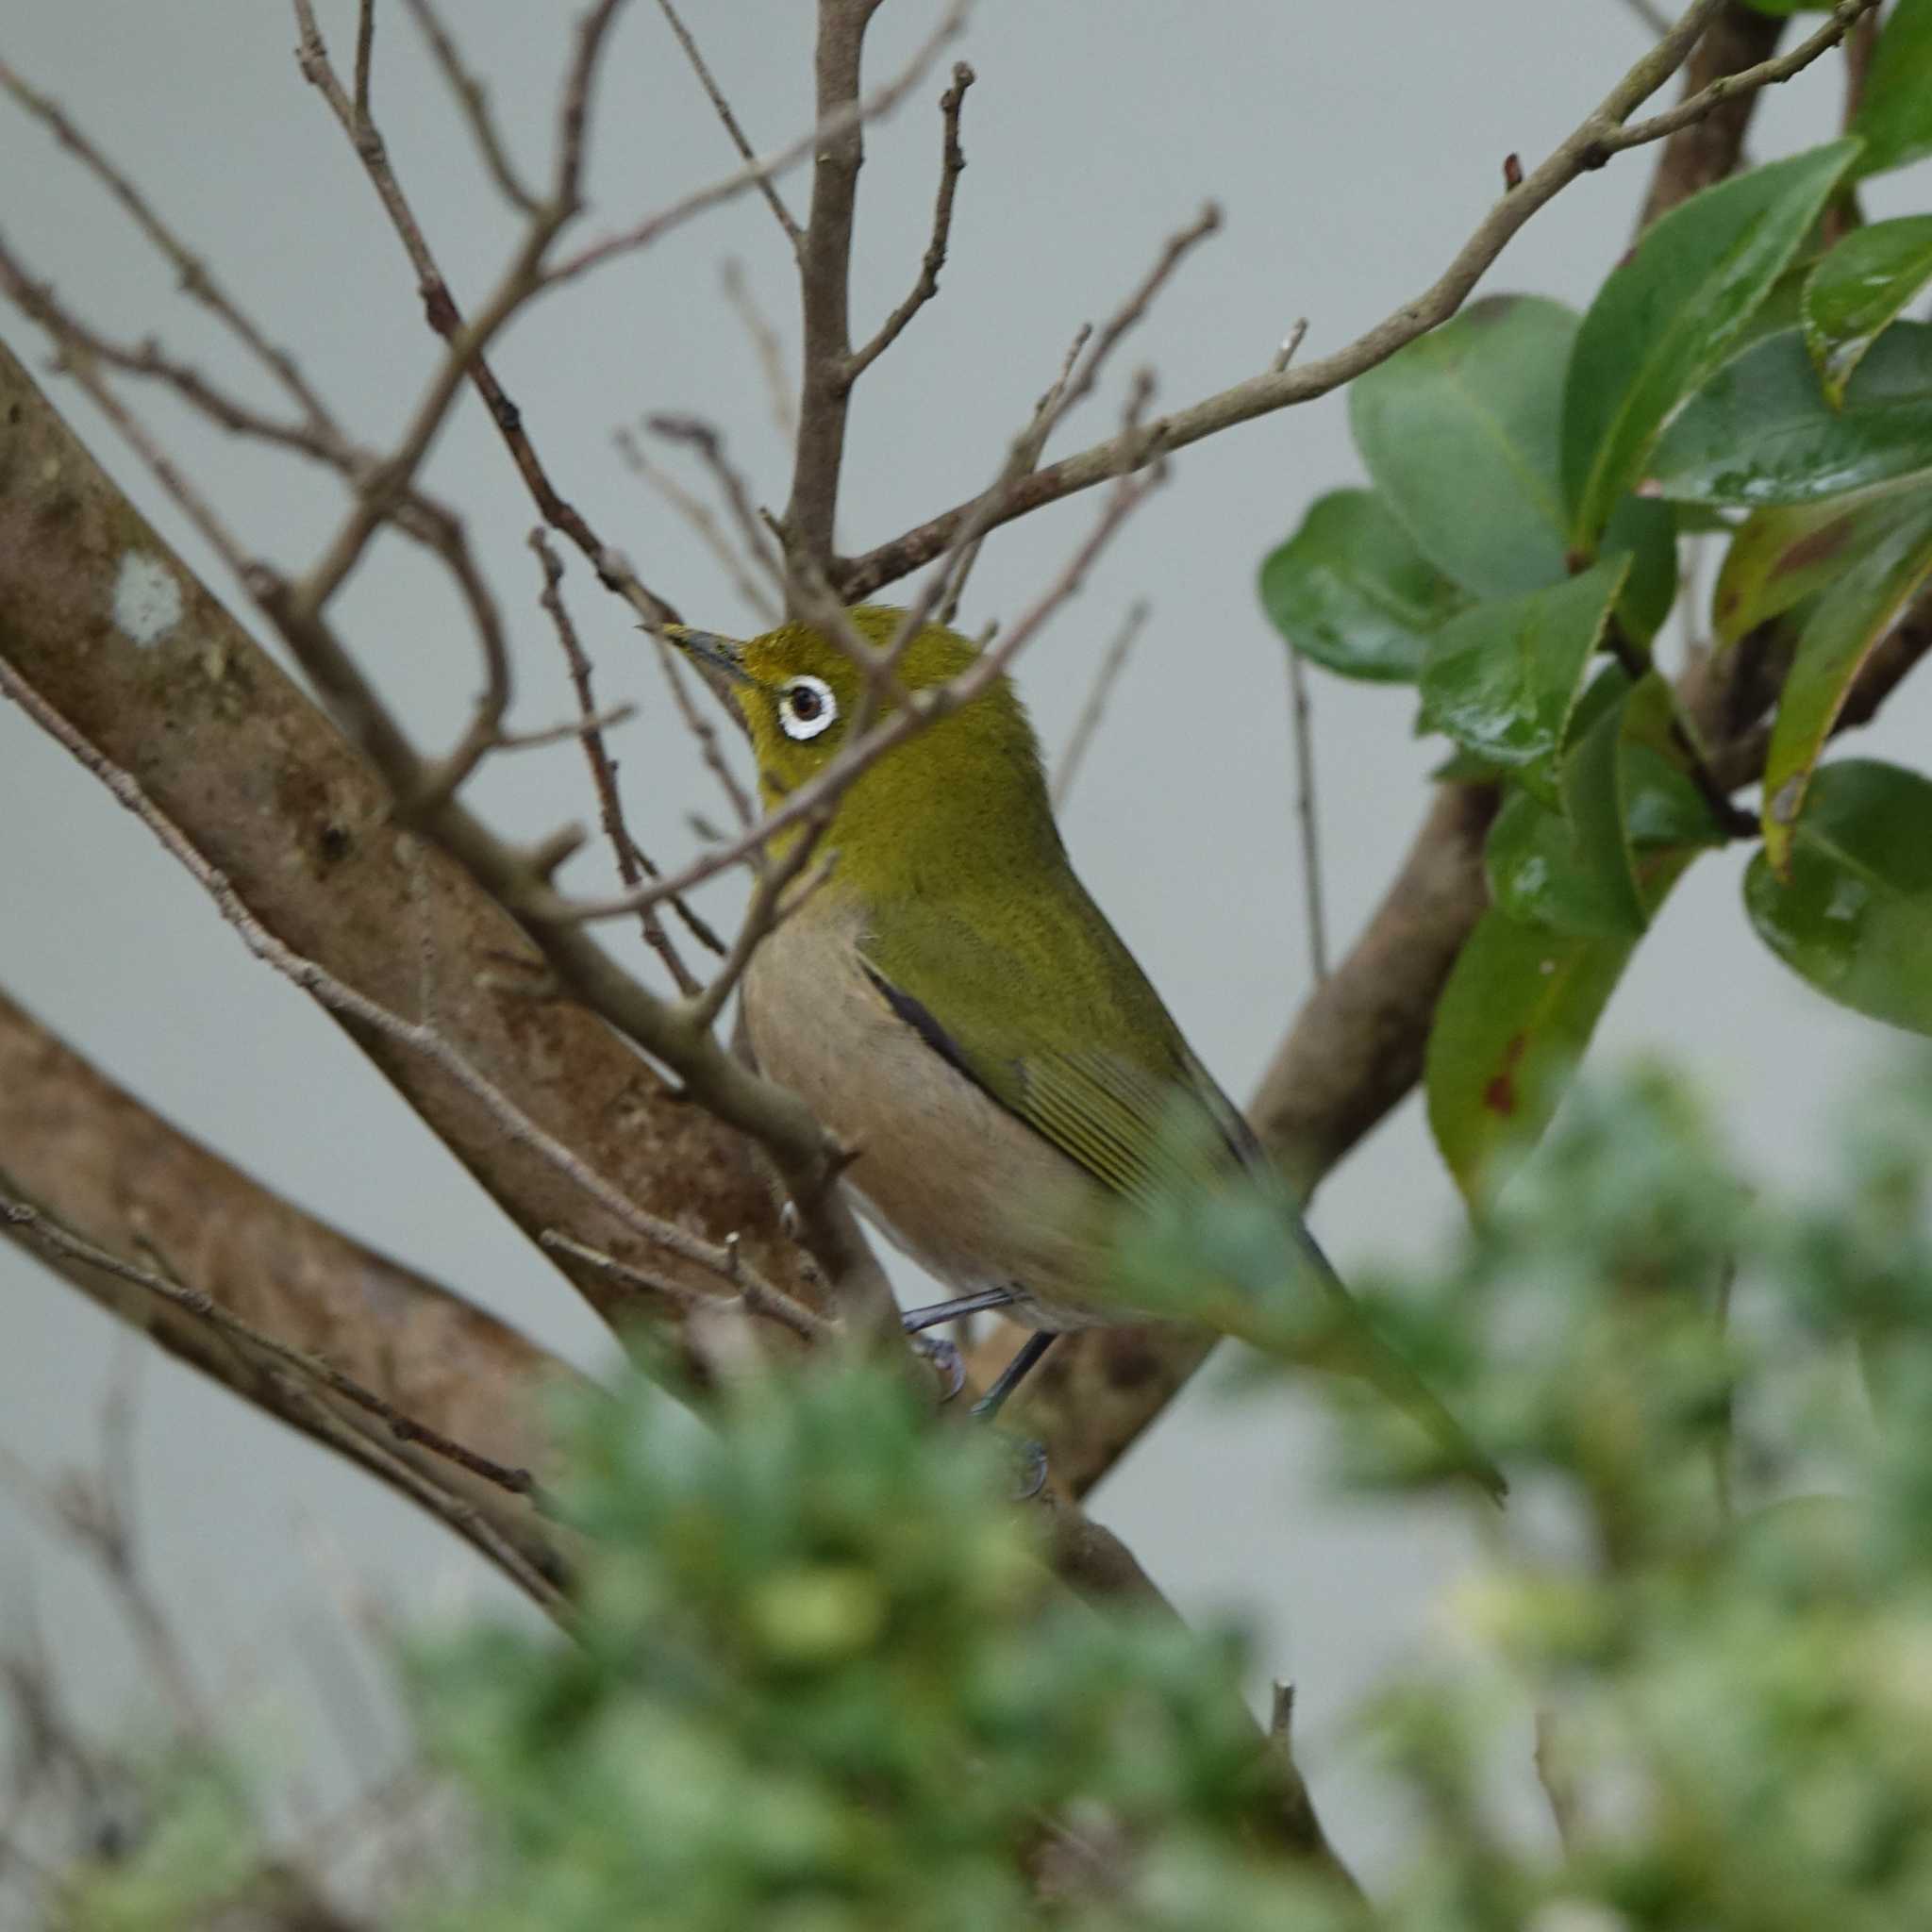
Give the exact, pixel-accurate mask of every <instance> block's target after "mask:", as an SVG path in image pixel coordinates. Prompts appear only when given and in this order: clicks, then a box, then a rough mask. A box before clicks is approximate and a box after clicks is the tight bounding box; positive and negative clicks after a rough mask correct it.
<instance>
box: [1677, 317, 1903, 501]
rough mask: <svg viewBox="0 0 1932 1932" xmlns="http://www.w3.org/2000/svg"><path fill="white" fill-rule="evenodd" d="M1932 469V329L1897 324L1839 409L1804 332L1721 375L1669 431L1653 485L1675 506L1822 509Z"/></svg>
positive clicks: (1782, 338)
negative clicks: (1831, 500)
mask: <svg viewBox="0 0 1932 1932" xmlns="http://www.w3.org/2000/svg"><path fill="white" fill-rule="evenodd" d="M1928 467H1932V325H1927V324H1924V323H1917V322H1899V323H1894V324H1893V325H1891V327H1890V328H1889V329H1887V330H1886V331H1885V333H1884V334H1883V335H1881V336H1880V337H1879V338H1878V339H1877V341H1875V342H1874V344H1873V345H1872V348H1871V350H1870V353H1869V354H1867V355H1866V356H1864V357H1863V358H1862V359H1861V360H1860V361H1859V363H1858V365H1857V371H1856V373H1855V374H1854V375H1853V376H1852V377H1851V380H1850V382H1849V383H1848V384H1847V386H1846V389H1845V393H1844V396H1843V399H1842V406H1841V407H1840V408H1833V407H1832V406H1831V404H1830V403H1829V402H1828V401H1827V400H1826V398H1825V396H1824V391H1823V389H1822V388H1821V386H1820V384H1819V379H1818V374H1817V371H1816V370H1815V369H1813V367H1812V366H1811V360H1810V358H1809V357H1808V356H1807V354H1806V352H1805V346H1804V342H1803V340H1802V337H1801V335H1800V333H1799V331H1797V330H1795V329H1791V330H1787V331H1785V332H1783V333H1781V334H1778V335H1775V336H1773V337H1771V338H1770V339H1769V340H1767V341H1762V342H1759V343H1758V344H1757V346H1756V347H1755V348H1752V349H1749V350H1747V351H1746V352H1745V353H1744V354H1743V355H1741V356H1740V357H1738V358H1736V360H1734V361H1732V362H1730V363H1728V364H1727V365H1726V366H1725V367H1724V368H1723V369H1721V370H1720V371H1719V372H1718V373H1717V375H1715V376H1713V377H1712V378H1711V380H1710V382H1709V383H1708V384H1707V386H1706V387H1705V388H1704V389H1703V390H1702V391H1700V392H1699V393H1698V394H1697V395H1696V396H1695V397H1694V398H1693V399H1692V400H1691V402H1690V403H1688V404H1687V405H1686V406H1685V408H1684V409H1683V412H1682V413H1681V414H1680V415H1679V416H1678V417H1677V419H1676V420H1675V421H1674V423H1673V424H1672V425H1671V426H1670V427H1669V429H1667V430H1666V431H1665V432H1664V437H1663V441H1661V442H1660V443H1659V444H1658V446H1657V454H1656V456H1655V458H1653V459H1652V462H1651V465H1650V476H1651V487H1652V488H1655V489H1657V490H1658V491H1661V492H1662V494H1664V495H1665V496H1667V497H1672V498H1674V499H1675V500H1677V501H1679V502H1692V503H1709V504H1741V505H1744V506H1746V507H1748V508H1759V507H1761V506H1763V505H1766V504H1786V503H1817V502H1820V501H1822V500H1823V499H1824V498H1826V497H1833V496H1842V495H1843V494H1844V493H1845V492H1846V491H1852V490H1862V489H1865V488H1867V487H1868V486H1870V485H1872V484H1874V483H1882V482H1887V481H1889V480H1890V479H1891V478H1894V477H1898V476H1905V475H1911V474H1912V473H1913V472H1915V471H1919V470H1924V469H1926V468H1928Z"/></svg>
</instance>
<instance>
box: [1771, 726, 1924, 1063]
mask: <svg viewBox="0 0 1932 1932" xmlns="http://www.w3.org/2000/svg"><path fill="white" fill-rule="evenodd" d="M1792 834H1793V837H1792V844H1791V854H1790V876H1789V878H1788V879H1780V878H1779V877H1778V875H1777V874H1776V873H1775V872H1774V870H1773V868H1772V865H1771V862H1770V860H1769V859H1768V858H1766V856H1765V855H1764V854H1763V853H1759V854H1758V855H1757V857H1756V858H1753V859H1752V861H1751V865H1750V869H1749V870H1748V871H1747V872H1746V874H1745V875H1744V905H1745V909H1746V910H1747V911H1748V912H1749V914H1750V917H1751V924H1753V925H1754V926H1755V927H1756V928H1757V933H1758V936H1759V937H1760V938H1761V939H1762V940H1763V941H1764V942H1765V943H1766V944H1767V945H1768V946H1770V948H1771V949H1772V951H1773V952H1774V953H1775V954H1776V955H1777V956H1778V958H1781V959H1782V960H1783V961H1784V962H1785V963H1786V965H1788V966H1790V968H1791V969H1792V970H1793V971H1794V972H1796V973H1799V974H1802V975H1803V976H1804V977H1805V978H1806V979H1807V980H1809V981H1810V982H1811V984H1812V985H1813V986H1815V987H1816V988H1817V989H1818V990H1819V991H1820V992H1823V993H1824V994H1826V995H1827V996H1828V997H1830V998H1832V999H1834V1000H1837V1001H1838V1002H1839V1003H1840V1005H1841V1006H1847V1007H1851V1008H1855V1009H1856V1010H1857V1011H1858V1012H1860V1013H1867V1014H1870V1015H1871V1017H1872V1018H1874V1019H1875V1020H1886V1021H1890V1023H1891V1024H1893V1025H1894V1026H1907V1027H1910V1028H1911V1029H1912V1030H1913V1031H1914V1032H1918V1033H1928V1034H1932V780H1928V779H1926V778H1924V776H1922V775H1921V774H1919V773H1917V772H1907V771H1905V770H1902V769H1901V768H1900V767H1898V766H1896V765H1887V764H1881V763H1879V762H1878V761H1876V760H1875V759H1869V758H1845V759H1842V760H1840V761H1839V762H1837V763H1834V764H1829V765H1826V766H1825V767H1824V769H1823V770H1821V771H1820V772H1819V773H1818V774H1817V777H1816V778H1815V780H1814V781H1813V783H1812V786H1811V791H1810V794H1809V796H1808V797H1807V800H1806V802H1805V809H1804V811H1803V813H1802V814H1801V815H1800V817H1799V819H1798V821H1797V824H1795V825H1794V826H1793V827H1792Z"/></svg>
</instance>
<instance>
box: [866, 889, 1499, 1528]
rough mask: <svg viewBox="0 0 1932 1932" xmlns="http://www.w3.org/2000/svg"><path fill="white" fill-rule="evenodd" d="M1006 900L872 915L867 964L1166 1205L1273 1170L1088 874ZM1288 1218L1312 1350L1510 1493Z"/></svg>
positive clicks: (1007, 1085) (1055, 1133) (929, 1039)
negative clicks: (1307, 1299)
mask: <svg viewBox="0 0 1932 1932" xmlns="http://www.w3.org/2000/svg"><path fill="white" fill-rule="evenodd" d="M978 909H979V910H980V911H981V912H982V913H983V912H984V911H985V910H986V909H987V908H978ZM998 910H999V916H998V917H997V918H991V919H990V918H985V917H975V916H974V908H972V907H970V906H969V907H966V908H957V909H955V908H947V907H943V906H941V905H936V904H934V903H933V902H932V901H925V902H922V903H918V904H914V905H902V906H900V907H899V908H898V909H896V910H893V909H891V908H886V909H881V910H880V911H878V912H877V913H876V914H875V915H874V916H873V917H871V918H870V919H869V920H868V922H867V929H866V932H865V935H864V938H863V940H862V941H861V944H860V958H862V960H863V961H864V964H865V970H866V972H867V974H869V975H870V977H871V979H872V982H873V984H874V987H875V988H876V989H877V990H878V992H879V994H880V996H881V997H882V998H883V999H884V1000H885V1002H886V1003H887V1005H888V1006H890V1007H891V1009H892V1011H893V1012H895V1013H896V1014H897V1015H898V1016H899V1018H900V1019H902V1020H903V1021H904V1022H905V1023H906V1024H907V1025H908V1026H909V1027H911V1028H912V1029H913V1031H914V1032H915V1033H917V1034H918V1036H919V1037H920V1039H922V1040H923V1041H924V1042H925V1043H926V1045H927V1046H929V1047H930V1048H931V1049H932V1050H933V1052H934V1053H936V1054H939V1055H940V1056H941V1057H942V1058H944V1059H946V1060H947V1061H949V1062H950V1063H951V1064H952V1065H953V1066H954V1067H955V1068H956V1069H957V1070H958V1072H959V1073H960V1074H963V1075H964V1076H965V1077H966V1078H967V1079H969V1080H971V1081H972V1082H973V1083H974V1086H976V1087H977V1088H979V1089H980V1091H982V1092H984V1093H986V1094H987V1095H988V1096H989V1097H990V1098H991V1099H992V1100H994V1101H996V1102H997V1103H998V1104H999V1105H1000V1106H1001V1107H1003V1108H1006V1109H1007V1110H1008V1112H1009V1113H1011V1114H1013V1115H1015V1116H1016V1117H1017V1118H1019V1119H1020V1120H1022V1121H1024V1123H1025V1124H1026V1125H1027V1126H1029V1127H1031V1128H1032V1129H1033V1130H1034V1131H1035V1132H1036V1133H1038V1134H1040V1135H1041V1136H1042V1137H1043V1138H1044V1139H1045V1140H1047V1141H1050V1142H1051V1143H1052V1144H1053V1145H1054V1146H1056V1147H1058V1149H1059V1150H1060V1152H1061V1153H1062V1154H1064V1155H1066V1156H1067V1157H1068V1158H1070V1159H1072V1160H1073V1161H1074V1162H1076V1163H1077V1164H1078V1165H1079V1166H1080V1167H1082V1168H1083V1169H1085V1170H1086V1172H1087V1173H1089V1174H1091V1175H1092V1176H1093V1177H1094V1179H1095V1180H1097V1181H1098V1182H1100V1184H1101V1185H1102V1186H1103V1187H1105V1188H1107V1189H1108V1190H1109V1191H1112V1192H1113V1193H1115V1194H1117V1195H1124V1196H1126V1197H1128V1198H1131V1199H1134V1200H1138V1201H1141V1202H1146V1203H1153V1202H1156V1201H1158V1199H1159V1198H1160V1197H1161V1196H1163V1195H1170V1196H1171V1195H1174V1194H1176V1193H1178V1194H1183V1195H1184V1194H1185V1193H1187V1192H1188V1191H1190V1190H1191V1189H1192V1188H1194V1187H1196V1186H1198V1185H1199V1183H1200V1182H1201V1181H1202V1180H1204V1179H1206V1180H1209V1181H1210V1182H1211V1181H1212V1180H1213V1179H1217V1178H1218V1179H1221V1180H1225V1179H1226V1178H1227V1177H1228V1176H1229V1175H1230V1174H1234V1173H1237V1172H1239V1171H1240V1170H1241V1169H1247V1170H1248V1171H1249V1172H1251V1173H1253V1174H1259V1175H1264V1176H1269V1177H1270V1178H1273V1171H1272V1169H1271V1168H1270V1166H1269V1163H1268V1160H1267V1157H1266V1156H1265V1155H1264V1154H1263V1153H1262V1152H1261V1150H1260V1148H1259V1146H1258V1145H1257V1142H1256V1141H1255V1137H1254V1135H1253V1133H1252V1132H1251V1131H1250V1130H1249V1128H1248V1125H1247V1123H1246V1122H1245V1121H1243V1120H1242V1119H1241V1114H1240V1112H1239V1111H1238V1110H1237V1109H1236V1108H1235V1106H1234V1104H1233V1102H1231V1101H1230V1100H1229V1099H1228V1098H1227V1096H1226V1095H1225V1094H1224V1093H1223V1092H1222V1091H1221V1089H1220V1088H1219V1087H1218V1086H1216V1085H1215V1083H1214V1080H1213V1077H1212V1076H1211V1075H1210V1074H1208V1071H1207V1069H1206V1068H1204V1067H1203V1066H1202V1065H1201V1063H1200V1061H1199V1060H1197V1059H1196V1058H1194V1056H1193V1054H1192V1053H1191V1051H1190V1050H1189V1047H1188V1043H1187V1041H1185V1040H1184V1039H1183V1038H1182V1037H1181V1032H1180V1029H1179V1027H1177V1026H1176V1025H1175V1024H1174V1020H1173V1018H1172V1016H1171V1015H1170V1014H1169V1013H1168V1010H1167V1008H1165V1007H1164V1006H1162V1005H1161V1003H1160V996H1159V995H1158V993H1157V992H1156V991H1154V989H1153V987H1152V986H1150V985H1149V984H1148V982H1147V979H1146V976H1145V975H1144V974H1142V973H1141V969H1140V967H1139V966H1138V965H1136V964H1135V962H1134V958H1133V956H1132V954H1130V953H1129V952H1128V951H1127V949H1126V947H1125V945H1124V944H1123V943H1122V941H1121V940H1120V938H1119V936H1118V935H1117V934H1116V933H1115V932H1114V930H1113V928H1112V927H1111V926H1110V925H1108V923H1107V921H1106V919H1105V918H1104V917H1103V916H1102V915H1101V913H1100V912H1099V910H1098V909H1097V908H1095V907H1094V906H1093V905H1092V903H1091V901H1090V900H1089V899H1088V898H1087V896H1086V894H1085V893H1084V892H1082V891H1079V889H1078V887H1077V885H1076V886H1075V888H1074V893H1073V894H1072V895H1069V894H1067V893H1066V892H1064V891H1042V892H1041V893H1039V894H1038V895H1036V896H1034V897H1032V898H1029V897H1027V896H1026V895H1025V894H1024V893H1010V894H1008V895H1007V896H1006V897H1005V898H1004V899H1003V902H1002V904H1001V906H1000V908H998ZM993 933H997V934H998V935H1000V937H997V938H994V937H991V936H990V935H991V934H993ZM1277 1185H1278V1182H1277ZM1282 1221H1283V1228H1284V1232H1285V1233H1286V1234H1287V1235H1288V1236H1289V1237H1290V1239H1291V1241H1292V1242H1293V1247H1294V1250H1295V1252H1297V1253H1298V1255H1299V1257H1301V1259H1300V1265H1299V1268H1298V1269H1297V1271H1296V1273H1297V1276H1298V1278H1299V1279H1301V1280H1303V1281H1306V1282H1310V1283H1312V1284H1313V1285H1314V1286H1316V1287H1317V1289H1318V1291H1320V1293H1321V1297H1322V1302H1321V1305H1322V1306H1323V1307H1325V1308H1326V1309H1327V1310H1328V1312H1329V1313H1330V1315H1331V1316H1333V1317H1334V1318H1335V1319H1334V1321H1333V1323H1332V1324H1329V1325H1319V1324H1318V1326H1317V1328H1316V1329H1314V1330H1312V1331H1310V1333H1311V1337H1316V1338H1319V1341H1320V1345H1319V1346H1318V1347H1317V1348H1316V1349H1314V1350H1313V1351H1311V1353H1310V1357H1309V1358H1310V1359H1315V1360H1319V1361H1320V1362H1322V1363H1323V1365H1324V1366H1326V1367H1328V1368H1331V1369H1333V1370H1336V1371H1338V1372H1340V1373H1341V1374H1353V1375H1359V1376H1361V1377H1362V1378H1363V1379H1364V1380H1366V1381H1368V1382H1370V1383H1372V1384H1374V1386H1375V1387H1376V1388H1378V1389H1380V1390H1381V1391H1383V1392H1384V1393H1385V1394H1387V1395H1388V1396H1390V1397H1391V1399H1392V1400H1393V1401H1394V1402H1395V1403H1397V1404H1398V1405H1399V1406H1400V1407H1403V1408H1406V1409H1407V1411H1408V1412H1409V1413H1410V1414H1411V1415H1413V1416H1414V1417H1415V1418H1416V1420H1417V1421H1418V1422H1419V1423H1420V1424H1422V1426H1423V1427H1424V1429H1426V1430H1427V1431H1429V1433H1430V1434H1432V1435H1433V1436H1434V1437H1435V1438H1436V1439H1437V1440H1438V1441H1440V1442H1441V1443H1442V1444H1443V1445H1444V1446H1445V1447H1446V1448H1447V1450H1448V1451H1449V1453H1450V1455H1451V1456H1452V1457H1454V1459H1455V1460H1457V1462H1459V1463H1461V1464H1462V1465H1464V1466H1465V1467H1466V1468H1467V1469H1468V1470H1469V1472H1470V1474H1472V1475H1473V1476H1474V1478H1475V1480H1476V1481H1477V1482H1478V1483H1480V1484H1481V1485H1482V1487H1483V1488H1484V1489H1485V1490H1486V1491H1488V1492H1489V1493H1490V1495H1491V1497H1492V1498H1495V1499H1498V1500H1500V1498H1501V1497H1502V1494H1503V1492H1504V1487H1505V1486H1504V1483H1503V1478H1502V1476H1501V1475H1500V1474H1498V1473H1497V1472H1496V1470H1495V1468H1494V1467H1493V1465H1492V1464H1491V1463H1490V1462H1489V1461H1488V1459H1487V1458H1486V1457H1484V1456H1483V1455H1482V1452H1481V1451H1480V1450H1478V1449H1477V1448H1476V1447H1475V1446H1474V1443H1472V1442H1471V1441H1470V1440H1469V1438H1468V1437H1467V1436H1466V1435H1464V1433H1463V1432H1462V1429H1461V1427H1460V1426H1459V1424H1457V1422H1456V1420H1455V1418H1454V1417H1453V1416H1451V1415H1450V1414H1449V1412H1448V1411H1447V1410H1446V1409H1445V1408H1444V1407H1442V1405H1441V1402H1439V1401H1438V1400H1437V1399H1436V1397H1435V1395H1434V1394H1432V1393H1431V1392H1430V1391H1429V1390H1428V1388H1427V1387H1426V1386H1425V1385H1424V1383H1423V1381H1422V1379H1421V1378H1420V1377H1419V1376H1418V1375H1417V1374H1416V1373H1415V1371H1414V1370H1413V1369H1411V1368H1410V1367H1409V1366H1408V1364H1407V1362H1406V1361H1404V1360H1403V1359H1402V1358H1401V1357H1399V1356H1397V1355H1396V1354H1395V1353H1394V1352H1393V1351H1392V1350H1391V1349H1390V1348H1389V1347H1388V1346H1387V1345H1386V1344H1385V1343H1384V1342H1382V1341H1380V1340H1379V1338H1377V1337H1376V1336H1375V1335H1374V1333H1373V1331H1371V1330H1370V1329H1369V1328H1368V1327H1367V1325H1366V1324H1364V1323H1363V1322H1362V1321H1361V1319H1360V1315H1359V1311H1358V1310H1357V1308H1356V1306H1355V1304H1354V1302H1353V1300H1352V1299H1351V1298H1350V1296H1349V1293H1348V1291H1347V1290H1346V1289H1345V1288H1344V1287H1343V1286H1342V1284H1341V1278H1340V1276H1339V1275H1337V1274H1336V1272H1335V1270H1334V1268H1333V1267H1332V1266H1331V1265H1330V1264H1329V1261H1328V1258H1327V1257H1326V1256H1325V1255H1324V1254H1323V1252H1322V1250H1321V1249H1320V1248H1319V1247H1318V1246H1317V1245H1316V1243H1315V1240H1314V1237H1313V1236H1312V1235H1310V1234H1309V1233H1308V1230H1307V1225H1306V1224H1304V1223H1303V1221H1302V1219H1301V1216H1300V1215H1299V1214H1298V1213H1297V1212H1295V1210H1294V1208H1292V1206H1291V1205H1289V1204H1288V1203H1287V1202H1286V1199H1285V1197H1284V1202H1283V1216H1282ZM1202 1312H1203V1314H1204V1315H1205V1316H1207V1318H1208V1320H1209V1321H1210V1323H1211V1324H1212V1325H1214V1326H1217V1327H1223V1328H1225V1329H1226V1330H1227V1331H1228V1332H1229V1333H1231V1334H1247V1335H1248V1336H1249V1339H1250V1340H1262V1339H1263V1338H1262V1337H1261V1336H1260V1335H1259V1334H1258V1333H1256V1332H1251V1331H1252V1329H1253V1324H1251V1323H1249V1322H1248V1321H1247V1320H1246V1319H1245V1316H1246V1314H1247V1313H1248V1312H1249V1311H1248V1310H1246V1309H1244V1308H1243V1307H1241V1304H1240V1303H1239V1301H1230V1300H1228V1299H1226V1298H1223V1299H1222V1300H1221V1301H1220V1302H1219V1303H1217V1306H1216V1308H1215V1309H1214V1310H1213V1311H1212V1312H1211V1313H1210V1312H1209V1311H1208V1310H1205V1309H1204V1310H1203V1311H1202ZM1263 1345H1269V1344H1268V1343H1267V1342H1266V1341H1264V1342H1263Z"/></svg>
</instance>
